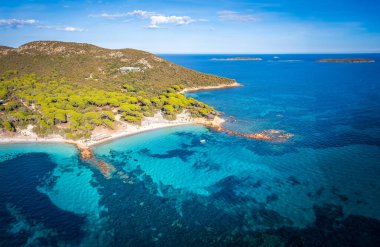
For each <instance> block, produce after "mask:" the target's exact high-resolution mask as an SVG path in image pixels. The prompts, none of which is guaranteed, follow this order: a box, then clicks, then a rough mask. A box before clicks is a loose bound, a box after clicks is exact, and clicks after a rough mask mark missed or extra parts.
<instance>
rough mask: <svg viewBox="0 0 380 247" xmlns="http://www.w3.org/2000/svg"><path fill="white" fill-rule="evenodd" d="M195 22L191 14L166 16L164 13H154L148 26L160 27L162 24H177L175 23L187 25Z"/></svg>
mask: <svg viewBox="0 0 380 247" xmlns="http://www.w3.org/2000/svg"><path fill="white" fill-rule="evenodd" d="M192 22H195V20H194V19H192V18H191V17H189V16H175V15H172V16H164V15H154V16H151V17H150V24H149V26H148V28H160V26H159V25H161V24H175V25H187V24H190V23H192Z"/></svg>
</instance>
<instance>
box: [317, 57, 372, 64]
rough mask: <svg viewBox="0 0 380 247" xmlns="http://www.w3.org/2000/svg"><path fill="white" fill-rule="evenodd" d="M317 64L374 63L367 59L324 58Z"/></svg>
mask: <svg viewBox="0 0 380 247" xmlns="http://www.w3.org/2000/svg"><path fill="white" fill-rule="evenodd" d="M316 62H317V63H374V62H375V60H373V59H368V58H324V59H320V60H317V61H316Z"/></svg>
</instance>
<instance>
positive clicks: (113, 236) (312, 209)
mask: <svg viewBox="0 0 380 247" xmlns="http://www.w3.org/2000/svg"><path fill="white" fill-rule="evenodd" d="M226 56H227V55H226ZM226 56H222V55H220V57H226ZM273 56H274V55H265V56H262V57H263V58H264V60H263V61H233V62H232V61H221V60H210V59H211V58H214V57H217V56H214V55H193V56H190V55H175V56H174V55H167V56H164V57H165V58H166V59H169V60H171V61H173V62H175V63H179V64H181V65H184V66H186V67H190V68H193V69H197V70H200V71H203V72H208V73H213V74H218V75H221V76H226V77H231V78H235V79H236V80H237V81H238V82H240V83H243V84H244V87H239V88H230V89H223V90H214V91H204V92H196V93H191V94H189V96H191V97H195V98H197V99H199V100H201V101H204V102H206V103H208V104H210V105H213V106H214V107H215V108H216V109H218V110H220V111H222V112H224V116H225V118H226V119H227V120H228V121H227V123H226V124H225V126H226V127H227V128H229V129H232V130H237V131H241V132H246V133H251V132H258V131H262V130H265V129H280V130H284V131H286V132H288V133H292V134H294V137H293V138H292V139H290V140H288V141H286V142H281V143H278V142H264V141H257V140H252V139H245V138H241V137H237V136H230V135H227V134H225V133H220V132H215V131H213V130H209V129H207V128H204V127H202V126H179V127H173V128H167V129H161V130H157V131H153V132H146V133H143V134H139V135H135V136H130V137H127V138H123V139H119V140H116V141H113V142H110V143H105V144H103V145H100V146H97V147H95V148H94V152H95V155H96V157H97V159H99V160H103V161H105V162H107V163H109V164H112V165H113V166H114V167H115V169H116V172H115V173H114V175H113V177H112V178H110V179H108V178H106V177H104V176H103V175H102V174H101V173H100V172H99V171H98V170H97V169H96V168H95V167H93V166H92V165H91V164H88V163H84V162H82V161H80V159H79V157H78V153H77V151H76V150H75V148H74V147H73V146H70V145H63V144H46V145H42V144H40V145H32V144H13V145H2V146H0V198H1V199H0V218H1V219H2V220H1V224H0V245H1V246H10V245H12V246H24V245H30V246H36V245H37V246H55V245H68V246H96V245H98V246H180V245H184V246H203V245H204V246H376V245H377V244H378V243H379V242H380V239H379V232H380V221H379V220H380V201H379V198H380V179H379V178H380V111H379V109H380V97H379V96H380V95H379V94H380V74H379V73H378V72H379V71H380V65H379V63H373V64H320V63H314V62H313V61H314V60H316V59H319V58H322V57H325V56H322V55H282V56H279V57H280V58H279V59H274V58H273ZM341 56H343V55H341ZM346 56H347V55H346ZM351 56H352V55H350V57H351ZM362 56H363V55H362ZM232 57H233V56H232ZM365 57H370V58H372V57H373V58H375V59H377V60H380V57H379V56H378V55H371V54H367V55H365ZM294 60H300V61H294ZM230 116H232V117H230ZM201 140H205V142H201Z"/></svg>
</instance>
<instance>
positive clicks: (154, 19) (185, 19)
mask: <svg viewBox="0 0 380 247" xmlns="http://www.w3.org/2000/svg"><path fill="white" fill-rule="evenodd" d="M90 17H100V18H107V19H117V18H123V17H137V18H142V19H149V20H150V23H149V25H148V26H147V28H152V29H157V28H163V27H162V26H160V25H162V24H175V25H187V24H190V23H192V22H196V21H202V22H204V21H207V20H206V19H199V20H194V19H192V18H191V17H189V16H176V15H171V16H166V15H162V14H158V13H156V12H150V11H145V10H133V11H130V12H125V13H101V14H95V15H90Z"/></svg>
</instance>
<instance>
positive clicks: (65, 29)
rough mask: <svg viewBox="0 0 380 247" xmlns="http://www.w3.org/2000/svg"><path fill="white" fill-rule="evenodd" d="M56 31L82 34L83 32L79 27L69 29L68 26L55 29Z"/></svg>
mask: <svg viewBox="0 0 380 247" xmlns="http://www.w3.org/2000/svg"><path fill="white" fill-rule="evenodd" d="M56 30H60V31H67V32H83V31H84V29H83V28H80V27H71V26H68V27H57V28H56Z"/></svg>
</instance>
